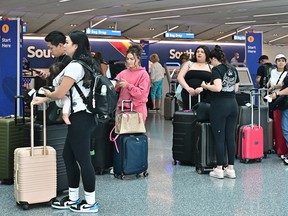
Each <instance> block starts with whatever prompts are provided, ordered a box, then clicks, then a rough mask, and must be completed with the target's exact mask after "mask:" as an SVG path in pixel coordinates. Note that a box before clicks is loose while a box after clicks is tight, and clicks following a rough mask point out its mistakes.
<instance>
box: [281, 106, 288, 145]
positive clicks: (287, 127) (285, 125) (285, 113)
mask: <svg viewBox="0 0 288 216" xmlns="http://www.w3.org/2000/svg"><path fill="white" fill-rule="evenodd" d="M282 131H283V136H284V138H285V140H286V146H287V147H288V109H285V110H282Z"/></svg>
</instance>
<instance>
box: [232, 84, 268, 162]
mask: <svg viewBox="0 0 288 216" xmlns="http://www.w3.org/2000/svg"><path fill="white" fill-rule="evenodd" d="M255 95H257V96H258V99H259V95H260V91H257V92H256V90H255V89H253V90H251V95H250V97H251V109H252V110H253V101H254V97H255ZM253 116H254V112H251V124H250V125H244V126H242V127H240V133H239V137H238V138H239V139H238V154H237V157H238V158H239V159H240V162H245V163H248V162H249V161H250V160H257V161H259V162H260V161H261V160H262V158H263V156H264V155H263V152H264V142H263V137H264V135H263V128H262V127H261V125H260V122H261V119H260V100H258V125H254V123H253V122H254V121H253Z"/></svg>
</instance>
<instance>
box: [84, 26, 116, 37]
mask: <svg viewBox="0 0 288 216" xmlns="http://www.w3.org/2000/svg"><path fill="white" fill-rule="evenodd" d="M86 34H91V35H102V36H121V31H115V30H106V29H93V28H86Z"/></svg>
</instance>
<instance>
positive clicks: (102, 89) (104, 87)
mask: <svg viewBox="0 0 288 216" xmlns="http://www.w3.org/2000/svg"><path fill="white" fill-rule="evenodd" d="M106 93H107V86H106V85H102V87H101V95H103V96H106Z"/></svg>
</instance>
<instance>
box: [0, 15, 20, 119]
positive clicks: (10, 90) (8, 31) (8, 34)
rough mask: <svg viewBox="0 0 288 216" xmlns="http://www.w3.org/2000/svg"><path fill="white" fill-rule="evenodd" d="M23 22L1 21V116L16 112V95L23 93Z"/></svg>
mask: <svg viewBox="0 0 288 216" xmlns="http://www.w3.org/2000/svg"><path fill="white" fill-rule="evenodd" d="M21 24H22V21H21V20H20V19H19V18H17V19H14V20H1V21H0V27H1V31H0V36H1V46H0V59H1V61H0V116H7V115H12V114H15V101H14V97H15V96H16V95H21V93H22V55H21V54H22V51H21V49H22V42H23V38H22V27H21V26H22V25H21ZM17 107H18V110H20V107H19V103H18V105H17Z"/></svg>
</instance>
